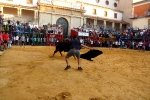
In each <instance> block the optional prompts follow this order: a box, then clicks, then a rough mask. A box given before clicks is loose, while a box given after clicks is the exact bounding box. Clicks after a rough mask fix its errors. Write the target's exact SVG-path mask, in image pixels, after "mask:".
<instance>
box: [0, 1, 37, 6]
mask: <svg viewBox="0 0 150 100" xmlns="http://www.w3.org/2000/svg"><path fill="white" fill-rule="evenodd" d="M27 1H30V0H0V2H3V3H8V4H15V5H24V6H37V1H38V0H33V2H32V4H27Z"/></svg>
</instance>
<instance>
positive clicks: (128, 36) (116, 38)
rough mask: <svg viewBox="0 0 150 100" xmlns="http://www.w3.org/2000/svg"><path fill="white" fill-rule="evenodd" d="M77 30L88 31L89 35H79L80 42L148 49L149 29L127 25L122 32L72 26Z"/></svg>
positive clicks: (93, 44) (149, 41)
mask: <svg viewBox="0 0 150 100" xmlns="http://www.w3.org/2000/svg"><path fill="white" fill-rule="evenodd" d="M73 30H75V31H78V32H80V31H81V32H86V33H89V36H80V37H79V39H80V42H81V43H83V44H85V45H89V46H96V47H109V48H130V49H139V50H150V30H148V29H142V30H140V29H138V30H133V28H131V27H128V28H127V29H126V30H125V31H123V32H118V31H115V30H105V29H104V27H100V29H99V30H95V29H84V27H81V26H79V27H77V28H73Z"/></svg>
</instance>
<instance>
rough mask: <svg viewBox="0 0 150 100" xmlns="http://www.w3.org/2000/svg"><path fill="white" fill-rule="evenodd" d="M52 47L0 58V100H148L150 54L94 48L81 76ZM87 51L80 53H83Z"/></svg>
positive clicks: (14, 52)
mask: <svg viewBox="0 0 150 100" xmlns="http://www.w3.org/2000/svg"><path fill="white" fill-rule="evenodd" d="M54 49H55V48H54V47H44V46H43V47H42V46H40V47H36V46H28V47H25V48H23V47H19V46H14V47H12V48H11V49H8V50H6V51H4V53H3V54H2V56H0V100H150V52H148V51H146V52H138V51H137V50H127V49H112V50H109V49H108V48H97V49H100V50H102V51H103V54H102V55H100V56H98V57H96V58H94V59H93V60H94V61H93V62H90V61H87V60H84V59H82V68H83V71H78V70H77V63H76V62H77V61H76V60H75V59H74V58H73V57H71V58H70V64H71V69H69V70H67V71H65V70H64V68H65V67H66V63H65V61H64V56H65V55H66V53H64V52H63V56H62V57H61V56H60V54H59V53H57V54H56V55H55V57H51V55H52V53H53V51H54ZM86 51H88V50H87V49H82V50H81V53H84V52H86Z"/></svg>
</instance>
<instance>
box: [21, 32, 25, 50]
mask: <svg viewBox="0 0 150 100" xmlns="http://www.w3.org/2000/svg"><path fill="white" fill-rule="evenodd" d="M21 42H22V46H23V47H24V48H25V42H26V38H25V36H24V34H23V35H22V36H21Z"/></svg>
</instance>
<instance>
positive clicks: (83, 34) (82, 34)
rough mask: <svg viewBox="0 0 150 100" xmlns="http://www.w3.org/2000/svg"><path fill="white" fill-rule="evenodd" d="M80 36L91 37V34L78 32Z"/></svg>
mask: <svg viewBox="0 0 150 100" xmlns="http://www.w3.org/2000/svg"><path fill="white" fill-rule="evenodd" d="M78 36H89V33H86V32H78Z"/></svg>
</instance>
